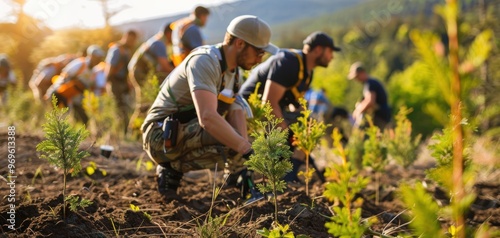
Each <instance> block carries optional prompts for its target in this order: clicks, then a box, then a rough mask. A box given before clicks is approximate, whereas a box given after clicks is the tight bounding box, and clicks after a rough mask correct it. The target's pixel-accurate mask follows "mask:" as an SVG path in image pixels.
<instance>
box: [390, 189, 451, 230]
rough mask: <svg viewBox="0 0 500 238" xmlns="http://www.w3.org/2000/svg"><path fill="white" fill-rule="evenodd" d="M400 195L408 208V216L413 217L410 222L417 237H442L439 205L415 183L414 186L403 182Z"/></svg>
mask: <svg viewBox="0 0 500 238" xmlns="http://www.w3.org/2000/svg"><path fill="white" fill-rule="evenodd" d="M400 191H401V196H402V198H403V202H404V203H405V205H406V207H408V208H410V211H411V212H410V217H411V218H414V219H410V220H412V222H411V223H410V227H412V228H413V229H414V230H415V231H414V233H415V234H417V235H418V237H422V238H426V237H443V232H442V230H441V224H440V223H439V220H438V218H439V217H438V216H439V212H440V209H439V206H438V205H437V203H436V202H435V201H434V199H433V198H432V196H431V195H430V194H427V191H426V190H425V188H424V187H423V186H422V184H421V183H417V184H416V185H415V187H411V186H409V185H406V184H403V185H402V186H401V189H400Z"/></svg>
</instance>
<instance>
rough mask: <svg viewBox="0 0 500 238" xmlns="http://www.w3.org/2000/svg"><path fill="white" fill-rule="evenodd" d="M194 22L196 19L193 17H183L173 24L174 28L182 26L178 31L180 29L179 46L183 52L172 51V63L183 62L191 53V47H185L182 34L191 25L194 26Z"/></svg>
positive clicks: (176, 64)
mask: <svg viewBox="0 0 500 238" xmlns="http://www.w3.org/2000/svg"><path fill="white" fill-rule="evenodd" d="M194 22H195V21H194V20H193V19H191V18H183V19H180V20H177V21H175V22H173V23H172V24H171V29H172V30H176V29H177V28H178V27H180V29H178V31H179V33H178V37H179V45H178V47H179V48H180V49H181V53H180V54H175V53H172V56H171V60H172V63H173V64H174V66H178V65H179V64H181V63H182V61H183V60H184V59H185V58H186V57H187V56H188V55H189V53H190V49H187V48H186V47H184V45H183V44H182V41H181V39H182V36H183V35H184V32H186V30H187V29H188V28H189V27H190V26H192V25H193V24H194Z"/></svg>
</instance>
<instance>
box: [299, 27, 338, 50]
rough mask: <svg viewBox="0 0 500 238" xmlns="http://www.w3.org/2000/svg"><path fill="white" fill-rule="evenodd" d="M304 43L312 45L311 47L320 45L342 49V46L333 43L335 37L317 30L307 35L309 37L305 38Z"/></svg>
mask: <svg viewBox="0 0 500 238" xmlns="http://www.w3.org/2000/svg"><path fill="white" fill-rule="evenodd" d="M303 43H304V45H309V46H311V48H314V47H316V46H318V45H319V46H327V47H330V48H332V50H334V51H340V48H339V47H336V46H335V44H333V39H332V38H331V37H330V36H328V35H327V34H325V33H324V32H321V31H316V32H313V33H311V34H310V35H308V36H307V38H306V39H305V40H304V42H303Z"/></svg>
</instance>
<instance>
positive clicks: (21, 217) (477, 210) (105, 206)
mask: <svg viewBox="0 0 500 238" xmlns="http://www.w3.org/2000/svg"><path fill="white" fill-rule="evenodd" d="M41 140H42V137H39V136H30V135H17V137H16V163H15V166H16V170H15V175H17V178H16V179H15V191H16V201H15V203H14V205H15V220H16V222H15V228H16V229H15V230H11V229H9V227H8V225H9V222H8V219H9V216H10V215H9V214H8V212H9V209H10V205H11V203H9V202H8V200H7V198H8V195H9V189H10V188H9V186H8V185H7V180H6V178H7V175H8V170H7V159H6V158H7V149H6V147H7V135H6V134H0V145H1V148H2V149H1V151H0V158H1V160H0V175H1V176H2V181H1V185H0V188H1V189H0V195H1V196H2V197H1V201H0V232H1V234H0V237H117V236H119V237H193V236H197V235H196V234H197V233H196V229H197V228H198V227H199V225H198V224H203V223H204V221H205V219H206V218H207V212H208V211H209V209H210V206H211V201H212V191H213V182H212V181H213V177H214V176H213V172H210V171H197V172H193V173H189V174H186V175H185V176H184V178H183V181H182V183H181V188H180V189H179V191H178V195H179V197H180V198H178V199H174V198H168V197H167V198H165V197H162V196H161V195H160V194H159V193H158V192H157V190H156V182H155V181H156V180H155V179H156V178H155V171H154V169H152V170H147V169H146V166H145V162H146V161H147V160H148V159H147V156H146V155H145V153H143V151H142V148H141V145H140V144H138V143H129V144H126V145H121V146H120V147H119V148H118V147H117V148H116V150H115V151H114V152H113V155H112V157H111V158H110V159H105V158H103V157H100V156H99V149H98V148H97V146H91V145H90V144H87V145H84V146H83V147H82V148H89V147H90V149H88V150H89V152H91V156H90V157H88V158H85V159H84V161H82V166H83V171H82V172H81V173H79V175H78V176H76V177H71V176H69V179H68V184H67V188H68V190H67V194H73V195H78V196H80V197H83V198H86V199H89V200H91V201H92V202H93V204H92V205H91V206H89V207H87V208H85V209H79V210H78V211H77V212H71V211H69V209H67V211H66V219H63V212H62V210H63V209H62V208H63V198H62V186H63V185H62V171H61V170H58V169H56V168H54V167H52V166H50V165H49V164H48V163H47V162H46V161H45V160H41V159H40V158H39V154H38V153H37V152H36V145H37V144H38V143H39V142H40V141H41ZM91 161H92V162H94V163H96V164H97V167H98V170H97V171H96V173H94V174H93V175H88V174H86V173H85V169H86V167H87V166H88V165H89V164H90V162H91ZM138 165H139V166H138ZM429 166H432V164H429V163H420V164H416V165H414V166H412V167H410V168H408V169H403V168H401V167H399V166H396V165H390V166H388V167H387V168H386V173H384V174H382V177H381V184H382V187H381V189H380V195H381V196H380V197H381V199H380V203H379V204H378V205H376V204H375V203H374V201H375V199H374V196H375V186H374V183H370V185H369V186H368V187H367V188H366V189H365V190H364V191H363V192H362V193H360V194H358V196H360V197H362V198H363V199H364V203H363V205H362V209H363V217H364V218H368V217H371V216H376V217H377V219H378V223H377V224H375V225H374V226H372V227H371V229H372V230H373V231H374V232H376V233H384V234H388V235H396V234H397V233H398V232H402V231H405V230H408V229H409V228H408V227H407V225H405V223H407V222H408V221H407V219H406V217H405V216H404V215H401V213H402V212H403V211H404V210H405V208H404V206H403V204H402V202H401V200H400V199H399V198H398V195H397V189H398V186H399V184H400V183H401V182H402V181H410V182H411V181H426V182H427V183H428V184H431V183H430V181H427V180H426V179H425V173H424V170H425V169H427V168H428V167H429ZM102 170H105V171H106V175H105V176H104V175H103V174H102ZM37 171H39V172H38V173H37ZM363 173H365V175H368V176H373V174H372V173H371V172H369V171H364V172H363ZM498 174H499V173H498V171H495V170H493V171H490V172H489V173H488V175H487V176H485V177H481V179H480V180H479V181H478V183H477V184H476V185H475V189H476V193H477V194H478V196H477V199H476V201H475V202H474V204H473V205H472V207H471V209H470V211H469V212H468V213H467V223H468V224H469V225H471V226H473V227H477V226H479V225H481V224H483V223H486V224H489V225H490V226H493V227H497V228H498V227H500V203H499V200H500V186H499V185H500V180H499V179H498V178H499V176H498ZM216 181H217V182H219V183H218V184H219V185H220V181H221V176H216ZM323 190H324V186H323V185H322V184H321V183H320V182H318V181H315V182H314V183H313V184H311V187H310V192H311V194H310V196H306V195H305V188H304V186H303V185H302V186H289V188H288V189H287V190H286V191H285V192H284V193H283V194H280V195H279V196H278V202H279V209H280V213H279V222H280V223H281V224H290V227H291V230H292V231H293V232H294V234H295V235H298V234H304V235H307V236H310V237H331V235H329V234H328V232H327V229H326V228H325V222H328V221H329V219H328V217H331V216H332V212H331V206H332V205H333V203H332V202H330V201H327V200H326V199H325V198H323V197H322V193H323ZM428 190H429V192H430V193H432V194H433V196H434V197H435V199H436V200H438V201H439V202H440V203H442V204H446V203H447V196H446V194H445V193H444V192H443V190H441V189H440V188H439V187H436V186H432V185H428ZM239 196H240V195H239V190H238V189H237V188H235V187H230V186H226V187H223V189H222V191H221V193H220V195H219V196H218V197H217V198H216V200H215V203H214V206H213V213H212V216H221V215H224V214H227V213H229V216H228V220H227V222H226V225H225V226H224V228H223V229H222V230H221V231H223V232H224V236H227V237H258V236H257V235H256V230H258V229H262V228H263V227H267V228H269V227H271V224H272V221H273V211H274V206H273V204H272V203H271V202H269V201H267V200H261V201H258V202H255V203H252V204H250V205H246V206H244V205H242V204H241V200H240V199H239ZM131 204H133V205H135V206H138V207H139V209H140V210H139V211H135V212H134V211H132V209H131V206H130V205H131ZM149 217H150V218H151V219H150V218H149ZM367 237H372V235H367Z"/></svg>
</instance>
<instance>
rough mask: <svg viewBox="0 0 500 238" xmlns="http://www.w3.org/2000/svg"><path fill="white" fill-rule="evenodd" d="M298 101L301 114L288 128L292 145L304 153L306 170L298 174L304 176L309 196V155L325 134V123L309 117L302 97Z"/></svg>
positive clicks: (311, 173)
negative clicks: (291, 133) (290, 131)
mask: <svg viewBox="0 0 500 238" xmlns="http://www.w3.org/2000/svg"><path fill="white" fill-rule="evenodd" d="M299 103H300V105H301V107H302V109H303V110H302V111H301V114H302V116H300V117H299V118H297V119H298V121H297V122H296V123H293V124H292V125H290V130H292V131H293V145H295V146H297V147H298V148H299V149H301V150H302V151H303V152H304V153H305V154H306V172H305V173H300V174H299V175H303V176H304V180H305V182H306V195H308V196H309V181H310V180H311V178H312V175H313V173H314V169H310V168H309V155H310V154H311V152H312V151H313V149H314V148H316V146H318V144H319V140H320V139H321V137H322V136H323V135H324V134H325V130H326V125H325V124H324V123H323V122H318V121H317V120H316V119H314V118H312V117H310V116H311V113H312V112H311V110H307V101H306V100H305V99H304V98H301V99H299Z"/></svg>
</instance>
